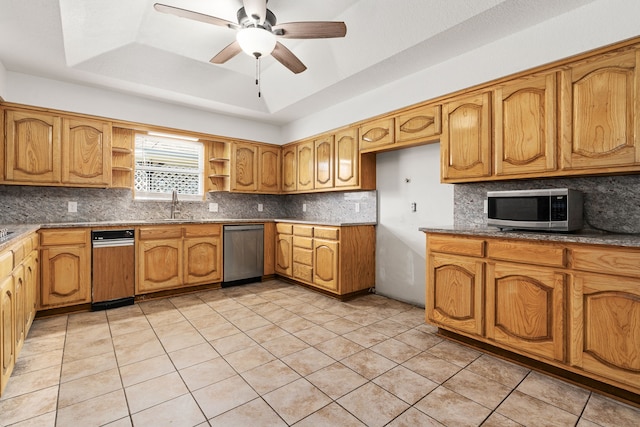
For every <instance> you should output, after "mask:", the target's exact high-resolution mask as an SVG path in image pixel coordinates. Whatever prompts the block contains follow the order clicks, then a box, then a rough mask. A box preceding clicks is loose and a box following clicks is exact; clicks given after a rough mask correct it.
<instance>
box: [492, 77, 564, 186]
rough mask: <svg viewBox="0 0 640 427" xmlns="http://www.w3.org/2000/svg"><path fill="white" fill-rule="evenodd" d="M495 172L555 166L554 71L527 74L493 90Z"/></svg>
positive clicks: (519, 172) (529, 171)
mask: <svg viewBox="0 0 640 427" xmlns="http://www.w3.org/2000/svg"><path fill="white" fill-rule="evenodd" d="M493 95H494V96H493V101H494V131H495V133H494V144H495V159H496V164H495V165H496V174H497V175H525V174H533V173H544V172H549V171H553V170H555V169H556V146H557V138H556V134H557V132H556V120H557V114H556V99H557V97H556V73H555V72H553V73H548V74H543V75H539V76H530V77H528V78H526V79H522V80H517V81H514V82H509V83H507V84H506V85H504V86H500V87H498V88H496V89H495V91H494V93H493Z"/></svg>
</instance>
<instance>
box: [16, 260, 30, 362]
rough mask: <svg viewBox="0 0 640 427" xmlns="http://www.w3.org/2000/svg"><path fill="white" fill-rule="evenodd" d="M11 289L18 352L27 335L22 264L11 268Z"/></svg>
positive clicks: (25, 297) (25, 290) (17, 352)
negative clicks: (12, 292)
mask: <svg viewBox="0 0 640 427" xmlns="http://www.w3.org/2000/svg"><path fill="white" fill-rule="evenodd" d="M13 290H14V293H15V296H14V299H15V306H14V310H15V314H14V327H15V335H14V337H13V339H14V340H15V347H14V348H15V352H16V354H19V353H20V350H22V345H23V344H24V340H25V338H26V337H27V330H26V324H27V318H26V312H25V307H26V299H27V296H26V292H27V288H26V284H25V281H24V266H23V265H22V264H21V265H19V266H18V267H16V268H15V269H14V270H13Z"/></svg>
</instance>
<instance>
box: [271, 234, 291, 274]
mask: <svg viewBox="0 0 640 427" xmlns="http://www.w3.org/2000/svg"><path fill="white" fill-rule="evenodd" d="M275 271H276V273H278V274H282V275H283V276H287V277H291V276H292V275H293V236H292V235H291V234H281V233H278V234H276V265H275Z"/></svg>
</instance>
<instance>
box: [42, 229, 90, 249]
mask: <svg viewBox="0 0 640 427" xmlns="http://www.w3.org/2000/svg"><path fill="white" fill-rule="evenodd" d="M88 233H89V230H87V229H82V230H44V231H42V232H41V234H40V243H41V244H42V246H62V245H70V244H81V243H87V242H88V240H89V234H88Z"/></svg>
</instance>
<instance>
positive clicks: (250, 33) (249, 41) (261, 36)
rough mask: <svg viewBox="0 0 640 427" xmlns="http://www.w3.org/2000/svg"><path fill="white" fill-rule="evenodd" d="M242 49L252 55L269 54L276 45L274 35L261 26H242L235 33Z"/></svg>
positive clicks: (261, 55)
mask: <svg viewBox="0 0 640 427" xmlns="http://www.w3.org/2000/svg"><path fill="white" fill-rule="evenodd" d="M236 40H238V43H239V44H240V48H242V51H243V52H244V53H246V54H247V55H249V56H252V57H254V58H255V57H263V56H267V55H270V54H271V52H273V49H274V48H275V47H276V36H275V34H273V33H271V32H270V31H267V30H265V29H262V28H255V27H251V28H243V29H242V30H240V31H238V33H237V34H236Z"/></svg>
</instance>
